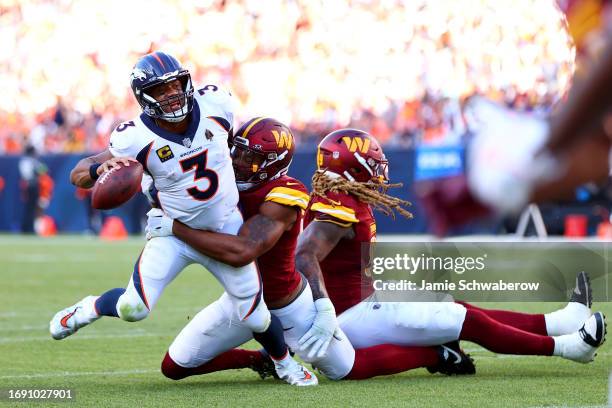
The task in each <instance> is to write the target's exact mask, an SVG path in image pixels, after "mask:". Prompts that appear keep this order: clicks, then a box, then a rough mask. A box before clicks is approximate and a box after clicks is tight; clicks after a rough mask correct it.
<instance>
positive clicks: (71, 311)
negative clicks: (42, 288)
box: [49, 296, 100, 340]
mask: <svg viewBox="0 0 612 408" xmlns="http://www.w3.org/2000/svg"><path fill="white" fill-rule="evenodd" d="M97 298H98V297H97V296H87V297H85V298H83V299H82V300H81V301H80V302H78V303H76V304H74V305H72V306H70V307H67V308H66V309H64V310H61V311H59V312H57V313H56V314H55V316H53V319H51V321H50V322H49V332H50V333H51V337H53V338H54V339H55V340H61V339H64V338H66V337H68V336H70V335H72V334H74V333H76V332H77V330H79V329H80V328H81V327H84V326H87V325H88V324H90V323H92V322H94V321H96V320H98V319H99V318H100V316H98V315H97V314H96V313H95V311H94V310H93V303H94V302H95V301H96V299H97Z"/></svg>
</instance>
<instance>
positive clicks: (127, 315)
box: [117, 292, 149, 322]
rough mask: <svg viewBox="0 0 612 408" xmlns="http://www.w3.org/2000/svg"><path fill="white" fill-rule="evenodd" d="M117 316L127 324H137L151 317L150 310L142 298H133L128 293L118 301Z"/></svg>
mask: <svg viewBox="0 0 612 408" xmlns="http://www.w3.org/2000/svg"><path fill="white" fill-rule="evenodd" d="M117 314H118V315H119V317H120V318H121V319H122V320H125V321H126V322H137V321H139V320H142V319H144V318H145V317H147V316H148V315H149V308H148V307H147V305H145V303H144V302H143V301H142V299H141V298H140V296H138V295H137V294H136V296H131V294H128V292H126V293H124V294H123V295H121V296H120V297H119V300H118V301H117Z"/></svg>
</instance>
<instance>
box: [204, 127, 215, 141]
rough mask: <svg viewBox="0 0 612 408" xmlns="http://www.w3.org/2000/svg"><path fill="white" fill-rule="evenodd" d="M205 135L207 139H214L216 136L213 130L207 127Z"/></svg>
mask: <svg viewBox="0 0 612 408" xmlns="http://www.w3.org/2000/svg"><path fill="white" fill-rule="evenodd" d="M204 136H206V140H212V139H213V137H214V135H213V132H211V131H210V130H209V129H206V132H204Z"/></svg>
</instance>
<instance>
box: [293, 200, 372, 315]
mask: <svg viewBox="0 0 612 408" xmlns="http://www.w3.org/2000/svg"><path fill="white" fill-rule="evenodd" d="M327 198H328V199H329V200H326V199H324V198H321V197H314V198H313V199H312V200H310V203H309V206H308V209H307V210H306V214H305V215H304V228H306V227H307V225H308V224H310V223H311V222H332V223H334V224H338V225H341V226H343V227H350V226H352V227H353V229H354V231H355V237H354V238H352V239H346V238H343V239H341V240H340V242H338V244H337V245H336V247H335V248H334V249H332V251H331V252H330V253H329V254H328V255H327V257H326V258H325V259H324V260H323V261H322V262H321V263H320V265H321V271H322V272H323V278H324V279H325V287H326V288H327V293H328V294H329V297H330V299H331V301H332V303H333V304H334V307H335V308H336V313H337V314H340V313H342V312H344V311H345V310H346V309H349V308H350V307H352V306H354V305H356V304H357V303H359V302H360V301H362V300H363V299H365V298H366V297H368V296H370V295H371V294H372V292H373V291H374V288H373V286H372V279H371V277H370V276H368V275H366V274H365V271H364V270H363V269H364V268H362V254H361V251H362V249H363V250H364V251H368V254H369V243H370V242H372V241H374V240H375V239H376V221H375V220H374V215H373V214H372V209H371V208H370V205H369V204H366V203H364V202H361V201H359V200H358V199H357V197H355V196H353V195H351V194H344V193H333V192H328V193H327ZM364 243H365V244H366V245H363V244H364ZM362 247H363V248H362Z"/></svg>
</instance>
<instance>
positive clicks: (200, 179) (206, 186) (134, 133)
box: [109, 85, 238, 231]
mask: <svg viewBox="0 0 612 408" xmlns="http://www.w3.org/2000/svg"><path fill="white" fill-rule="evenodd" d="M233 120H234V102H233V98H232V96H231V94H229V93H228V92H225V91H223V90H220V89H219V88H218V87H217V86H215V85H206V86H205V87H204V88H201V89H198V90H196V91H195V92H194V106H193V110H192V111H191V116H190V124H189V128H188V130H187V132H186V133H185V134H176V133H172V132H168V131H166V130H164V129H161V128H160V127H159V126H157V125H156V124H155V122H154V120H153V119H152V118H150V117H149V116H147V115H146V114H144V113H143V114H141V115H140V116H139V117H137V118H134V119H133V120H131V121H128V122H124V123H122V124H120V125H119V126H117V128H116V129H115V130H114V131H113V133H112V134H111V138H110V146H109V150H110V152H111V153H112V155H113V156H116V157H121V156H123V157H125V156H128V157H134V158H136V159H137V160H138V161H139V162H140V163H141V164H142V166H143V167H144V170H145V177H143V191H145V192H146V190H147V189H148V187H145V185H146V184H147V181H148V182H150V178H149V177H147V175H148V176H150V177H151V178H152V179H153V183H154V187H155V190H153V192H152V194H151V196H152V199H153V200H154V201H155V202H156V203H157V204H158V205H159V206H160V207H161V208H162V210H164V212H165V213H166V214H167V215H168V216H169V217H171V218H174V219H177V220H179V221H181V222H182V223H184V224H186V225H188V226H189V227H191V228H197V229H207V230H213V231H215V230H219V229H221V227H222V226H223V224H224V223H225V221H226V219H227V217H228V216H229V215H230V214H231V213H232V211H234V210H235V208H236V206H237V205H238V190H237V188H236V180H235V178H234V170H233V168H232V159H231V157H230V153H229V148H228V146H227V138H228V133H229V131H230V129H232V127H233Z"/></svg>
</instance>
